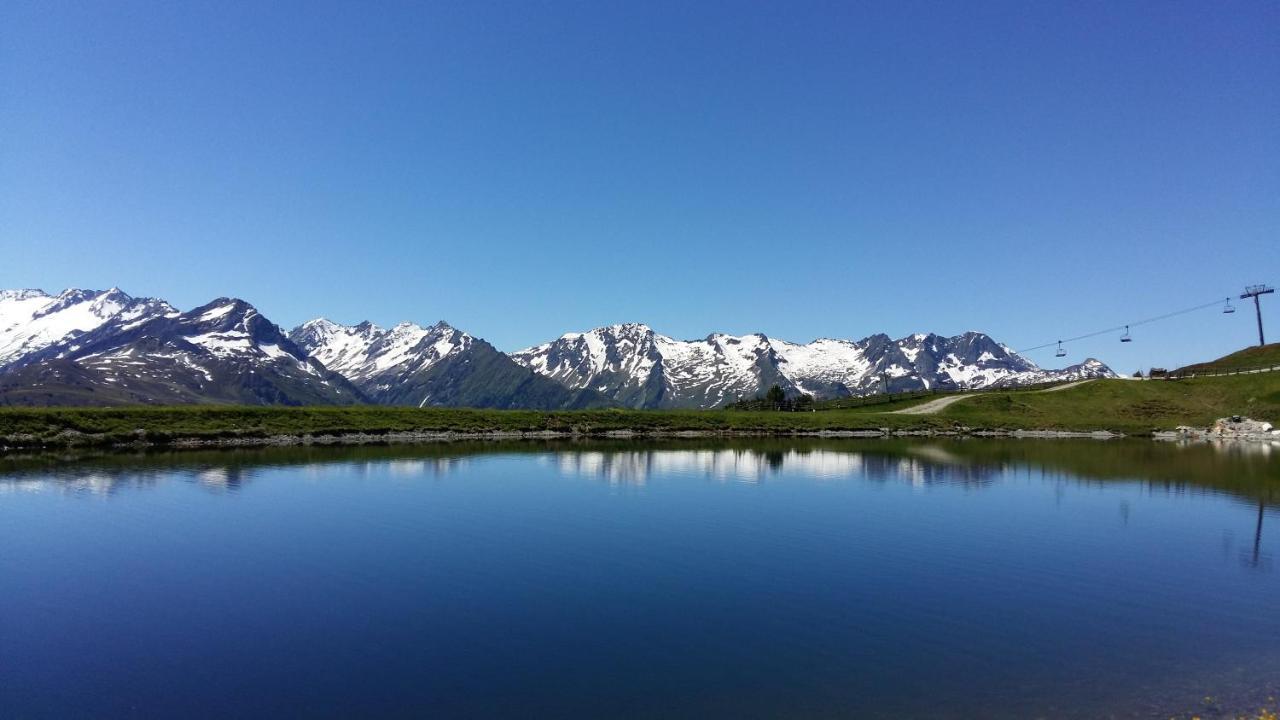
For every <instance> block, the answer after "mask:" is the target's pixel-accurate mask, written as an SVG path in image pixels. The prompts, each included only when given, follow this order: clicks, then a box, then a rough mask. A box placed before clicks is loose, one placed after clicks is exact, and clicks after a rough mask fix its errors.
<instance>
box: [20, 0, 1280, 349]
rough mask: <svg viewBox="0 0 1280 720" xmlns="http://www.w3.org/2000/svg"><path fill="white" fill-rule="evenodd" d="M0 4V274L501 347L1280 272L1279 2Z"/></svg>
mask: <svg viewBox="0 0 1280 720" xmlns="http://www.w3.org/2000/svg"><path fill="white" fill-rule="evenodd" d="M0 27H3V28H4V30H3V31H0V251H2V254H3V258H4V262H3V263H2V264H0V287H20V286H28V287H43V288H45V289H48V290H57V289H61V288H63V287H67V286H78V287H108V286H111V285H119V286H121V287H123V288H124V289H125V290H127V291H129V292H131V293H133V294H135V295H154V296H160V297H164V298H166V299H169V300H170V301H171V302H173V303H175V304H177V305H179V306H181V307H184V308H187V307H193V306H196V305H199V304H201V303H203V302H206V301H207V300H209V299H211V298H213V297H216V296H218V295H236V296H240V297H244V298H246V299H248V300H250V301H251V302H253V303H255V304H256V305H257V306H258V307H259V308H260V309H262V310H263V312H264V313H266V314H267V315H268V316H269V317H271V318H272V319H274V320H275V321H276V322H278V323H280V324H282V325H285V326H292V325H293V324H296V323H298V322H300V321H302V320H305V319H308V318H309V317H312V316H315V315H326V316H328V317H331V318H333V319H335V320H338V321H342V322H356V321H360V320H363V319H370V320H373V321H375V322H378V323H381V324H391V323H395V322H397V321H399V320H405V319H409V320H415V321H420V322H431V321H434V320H437V319H441V318H444V319H447V320H448V321H450V322H451V323H453V324H455V325H457V326H459V327H461V328H463V329H466V330H468V331H470V332H473V333H475V334H477V335H480V336H482V337H485V338H487V339H489V340H490V341H492V342H493V343H494V344H495V345H497V346H498V347H499V348H502V349H509V350H510V349H516V348H519V347H522V346H525V345H528V344H532V343H535V342H540V341H543V340H547V339H550V338H553V337H555V336H557V335H559V334H560V333H561V332H563V331H566V330H575V329H586V328H589V327H593V326H597V325H602V324H608V323H614V322H624V321H641V322H646V323H649V324H650V325H652V326H654V327H655V328H657V329H658V330H660V331H662V332H665V333H667V334H670V335H674V336H677V337H701V336H705V335H706V334H707V333H710V332H712V331H724V332H733V333H745V332H755V331H760V332H765V333H767V334H769V335H774V336H777V337H782V338H786V339H792V340H799V341H803V340H809V339H812V338H814V337H820V336H824V337H850V338H859V337H863V336H865V335H868V334H870V333H874V332H881V331H883V332H887V333H889V334H890V335H892V336H895V337H898V336H902V335H906V334H909V333H912V332H917V331H934V332H939V333H943V334H954V333H957V332H961V331H964V330H968V329H978V330H983V331H986V332H989V333H991V334H992V335H993V336H995V337H996V338H997V339H999V340H1001V341H1003V342H1006V343H1008V344H1010V345H1012V346H1014V347H1015V348H1022V347H1029V346H1032V345H1038V344H1040V343H1042V342H1045V341H1048V340H1053V339H1055V338H1057V337H1066V336H1072V335H1078V334H1083V333H1085V332H1089V331H1091V330H1095V329H1098V328H1101V327H1108V326H1112V325H1116V324H1123V323H1124V322H1127V321H1129V320H1130V319H1136V318H1142V317H1148V316H1152V315H1158V314H1161V313H1163V312H1167V311H1169V310H1173V309H1178V308H1182V307H1187V306H1191V305H1195V304H1198V303H1201V302H1206V301H1208V300H1212V299H1213V298H1217V297H1226V296H1227V295H1228V294H1230V293H1234V294H1239V292H1240V291H1241V289H1242V286H1243V285H1244V284H1246V283H1254V282H1270V283H1280V272H1277V271H1278V270H1280V43H1278V42H1277V41H1276V38H1277V37H1278V36H1280V4H1276V3H1274V2H1257V3H1234V2H1227V3H1177V2H1159V3H1137V2H1126V3H1110V2H1107V3H1102V2H1099V3H1090V2H1070V3H1067V2H1064V3H1058V4H1054V3H1026V2H1009V3H1000V2H984V3H945V2H927V3H918V4H916V3H885V4H881V5H879V7H873V6H871V5H869V4H868V5H861V4H856V3H759V4H753V3H745V2H744V3H733V4H730V3H670V4H667V3H661V2H645V3H635V2H620V3H608V2H589V3H588V2H583V3H539V2H527V3H524V2H517V3H512V2H506V3H492V4H490V3H485V2H476V1H475V0H468V1H467V2H460V3H452V4H448V3H404V4H394V3H376V4H368V3H346V4H343V3H339V4H326V3H320V2H309V3H298V4H290V3H239V4H236V3H220V2H211V3H195V2H192V3H130V2H112V3H57V2H54V3H44V2H40V3H28V2H24V1H22V0H10V2H6V3H3V4H0ZM1267 301H1270V302H1267ZM1264 303H1265V304H1269V305H1270V308H1269V309H1267V312H1266V314H1265V316H1264V317H1265V318H1266V319H1267V320H1269V321H1270V322H1271V325H1272V327H1273V328H1274V329H1273V330H1272V335H1273V336H1274V338H1275V339H1280V312H1278V311H1277V310H1276V308H1277V306H1280V300H1277V299H1276V296H1271V297H1269V298H1266V299H1265V300H1264ZM1135 336H1137V337H1138V342H1135V343H1132V344H1131V346H1129V345H1127V346H1121V345H1120V344H1119V343H1118V342H1117V341H1116V340H1115V339H1114V338H1109V337H1108V338H1099V339H1096V340H1091V341H1088V342H1082V343H1078V344H1077V345H1076V346H1073V347H1071V348H1070V350H1071V356H1070V357H1068V358H1067V359H1068V360H1070V361H1076V360H1079V359H1082V358H1083V357H1084V356H1086V355H1094V356H1097V357H1100V358H1102V359H1103V360H1105V361H1107V362H1110V363H1112V364H1114V365H1115V366H1116V368H1117V369H1118V370H1122V371H1131V370H1132V369H1133V368H1136V367H1139V366H1150V365H1153V364H1154V365H1177V364H1179V363H1181V362H1184V361H1188V360H1196V359H1202V358H1205V357H1209V356H1215V355H1218V354H1221V353H1223V352H1227V351H1229V350H1232V349H1236V348H1239V347H1241V346H1244V345H1246V344H1248V343H1249V342H1251V341H1252V340H1254V330H1253V318H1252V312H1249V313H1247V314H1246V313H1242V312H1241V313H1236V314H1235V315H1233V316H1224V315H1222V314H1221V313H1218V312H1216V311H1214V310H1208V311H1204V312H1200V313H1195V314H1191V315H1188V316H1185V317H1183V318H1180V319H1177V320H1171V321H1168V322H1166V323H1160V324H1156V325H1152V326H1148V327H1144V328H1143V329H1142V332H1141V333H1138V332H1136V331H1135ZM1032 357H1033V359H1035V360H1037V361H1038V362H1043V363H1044V364H1046V365H1053V364H1054V358H1053V356H1052V352H1051V351H1044V352H1039V353H1035V354H1033V355H1032Z"/></svg>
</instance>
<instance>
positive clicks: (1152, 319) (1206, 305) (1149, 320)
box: [1018, 298, 1231, 353]
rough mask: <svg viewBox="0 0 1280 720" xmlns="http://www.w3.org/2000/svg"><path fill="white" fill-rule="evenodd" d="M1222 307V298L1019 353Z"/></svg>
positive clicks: (1021, 351)
mask: <svg viewBox="0 0 1280 720" xmlns="http://www.w3.org/2000/svg"><path fill="white" fill-rule="evenodd" d="M1230 299H1231V298H1227V300H1228V301H1229V300H1230ZM1220 305H1222V298H1218V299H1217V300H1214V301H1213V302H1207V303H1204V304H1203V305H1196V306H1195V307H1189V308H1186V309H1183V310H1175V311H1173V312H1171V313H1165V314H1164V315H1157V316H1155V317H1149V318H1146V319H1145V320H1138V321H1137V322H1130V323H1126V324H1124V325H1117V326H1116V327H1110V328H1107V329H1106V330H1098V331H1096V332H1091V333H1086V334H1084V335H1077V336H1075V337H1073V338H1066V339H1063V340H1054V341H1053V342H1048V343H1045V344H1043V345H1036V346H1035V347H1029V348H1025V349H1023V350H1019V351H1018V353H1028V352H1033V351H1035V350H1043V349H1045V348H1051V347H1054V346H1055V345H1060V344H1065V343H1071V342H1075V341H1077V340H1087V339H1089V338H1091V337H1097V336H1099V335H1107V334H1109V333H1116V332H1120V331H1121V330H1127V329H1128V328H1130V327H1137V326H1139V325H1146V324H1148V323H1153V322H1158V321H1160V320H1167V319H1169V318H1171V317H1177V316H1178V315H1186V314H1187V313H1191V312H1195V311H1197V310H1204V309H1205V308H1209V307H1215V306H1220Z"/></svg>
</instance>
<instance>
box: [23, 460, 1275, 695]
mask: <svg viewBox="0 0 1280 720" xmlns="http://www.w3.org/2000/svg"><path fill="white" fill-rule="evenodd" d="M1278 508H1280V449H1277V452H1274V453H1270V454H1268V453H1267V452H1266V451H1265V449H1264V448H1261V447H1258V446H1253V447H1235V448H1214V447H1210V446H1175V445H1172V444H1159V443H1153V442H1147V441H1124V442H1098V441H1083V440H1073V441H1047V440H1032V441H1027V440H1024V441H995V440H970V441H951V442H940V441H932V440H931V441H919V442H905V441H904V442H898V441H886V440H853V441H795V442H792V441H752V442H723V443H708V442H689V443H666V444H642V443H612V444H610V443H596V444H581V443H579V444H536V443H525V444H488V445H480V444H477V445H439V446H427V447H383V448H347V449H278V450H254V451H219V452H184V453H160V454H146V455H131V456H118V455H106V456H99V457H87V458H55V457H27V458H9V459H0V603H2V605H0V717H5V718H10V717H57V718H65V717H75V716H84V717H108V716H139V717H233V716H234V717H245V716H255V717H264V716H300V715H316V716H331V717H355V716H365V717H368V716H375V715H402V716H404V715H409V716H427V717H440V718H452V717H513V718H529V717H555V718H561V717H653V718H672V717H709V716H731V717H851V718H868V717H893V718H902V717H930V718H949V717H956V718H972V717H1009V718H1027V717H1081V718H1094V717H1105V716H1115V717H1153V716H1154V717H1169V716H1170V715H1171V714H1174V713H1184V714H1187V713H1191V712H1196V713H1199V714H1201V715H1202V716H1204V717H1214V716H1215V715H1217V714H1220V713H1225V712H1228V711H1231V710H1236V709H1251V708H1256V707H1257V706H1259V705H1262V704H1265V703H1266V702H1268V701H1267V698H1268V697H1269V696H1274V695H1275V693H1276V692H1277V691H1278V690H1280V573H1278V572H1277V569H1276V566H1275V565H1276V555H1277V554H1278V553H1280V509H1278ZM1206 698H1208V699H1206Z"/></svg>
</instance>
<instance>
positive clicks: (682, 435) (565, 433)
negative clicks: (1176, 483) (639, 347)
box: [0, 428, 1172, 456]
mask: <svg viewBox="0 0 1280 720" xmlns="http://www.w3.org/2000/svg"><path fill="white" fill-rule="evenodd" d="M913 437H915V438H932V437H946V438H963V437H968V438H984V439H1087V440H1115V439H1120V438H1125V437H1141V436H1134V435H1126V434H1124V433H1118V432H1113V431H1110V430H1095V431H1072V430H1022V429H1018V430H986V429H971V428H957V429H954V430H936V429H915V430H912V429H897V430H895V429H891V428H882V429H879V430H786V431H780V430H739V429H722V430H625V429H623V430H618V429H615V430H605V431H577V430H527V431H526V430H492V431H457V430H440V431H391V432H345V433H274V434H269V435H236V436H225V435H221V436H216V437H201V436H197V435H191V436H182V435H177V436H169V437H162V438H154V437H152V436H149V434H148V433H146V432H138V433H135V434H134V437H132V438H130V439H123V438H120V437H118V436H113V435H105V434H91V433H80V432H76V431H70V430H68V431H63V432H61V433H59V434H58V435H57V436H55V437H52V438H48V437H46V438H39V437H34V436H27V437H23V436H8V437H4V438H0V456H3V455H4V454H7V453H10V452H30V451H32V450H63V449H69V448H110V449H122V450H124V449H149V448H185V449H189V448H250V447H299V446H312V445H316V446H332V445H351V446H358V445H406V444H427V443H450V442H464V441H509V440H585V439H599V440H678V439H695V438H726V439H737V438H826V439H841V438H847V439H875V438H913ZM1147 437H1150V438H1151V439H1158V440H1168V439H1172V438H1166V437H1161V434H1160V433H1153V434H1150V435H1148V436H1147Z"/></svg>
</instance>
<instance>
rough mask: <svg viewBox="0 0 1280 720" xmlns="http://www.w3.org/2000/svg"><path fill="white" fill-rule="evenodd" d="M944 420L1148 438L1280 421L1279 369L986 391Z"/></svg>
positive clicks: (946, 413) (948, 411) (945, 412)
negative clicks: (1249, 420)
mask: <svg viewBox="0 0 1280 720" xmlns="http://www.w3.org/2000/svg"><path fill="white" fill-rule="evenodd" d="M939 415H940V417H942V418H946V419H948V420H952V421H954V422H956V423H959V424H962V425H970V426H975V427H987V428H1025V429H1033V428H1034V429H1045V430H1056V429H1061V430H1083V429H1099V430H1115V431H1119V432H1125V433H1143V432H1150V431H1152V430H1170V429H1173V428H1174V427H1177V426H1178V425H1195V426H1207V425H1210V424H1212V423H1213V421H1214V420H1216V419H1218V418H1220V417H1225V416H1228V415H1247V416H1249V417H1253V418H1256V419H1261V420H1268V421H1272V422H1276V421H1280V372H1274V373H1260V374H1257V375H1233V376H1227V377H1208V378H1195V379H1189V380H1178V381H1160V380H1149V381H1137V380H1095V381H1093V382H1088V383H1085V384H1083V385H1080V386H1077V387H1073V388H1070V389H1068V390H1062V391H1060V392H1044V393H983V394H975V395H973V396H972V397H968V398H965V399H964V400H962V401H960V402H957V403H955V404H954V405H951V406H950V407H948V408H946V409H945V410H943V411H942V412H941V413H940V414H939Z"/></svg>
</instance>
